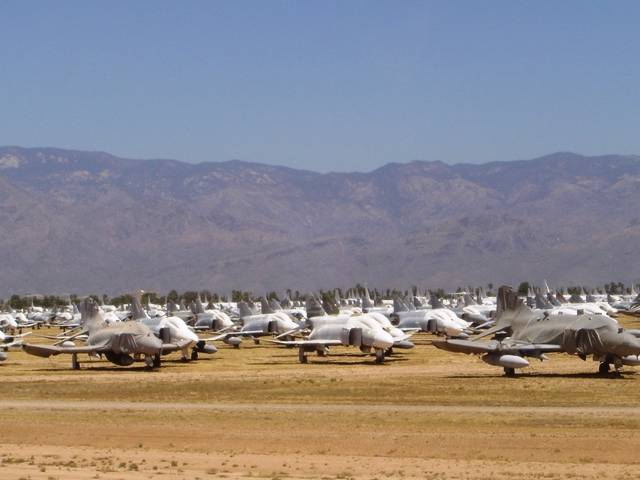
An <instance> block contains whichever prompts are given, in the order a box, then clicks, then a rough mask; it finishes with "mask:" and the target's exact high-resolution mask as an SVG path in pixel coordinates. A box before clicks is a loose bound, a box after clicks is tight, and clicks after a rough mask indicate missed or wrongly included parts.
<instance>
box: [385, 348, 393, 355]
mask: <svg viewBox="0 0 640 480" xmlns="http://www.w3.org/2000/svg"><path fill="white" fill-rule="evenodd" d="M385 355H393V347H389V348H388V349H387V353H386V354H385Z"/></svg>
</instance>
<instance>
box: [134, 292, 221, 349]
mask: <svg viewBox="0 0 640 480" xmlns="http://www.w3.org/2000/svg"><path fill="white" fill-rule="evenodd" d="M153 312H155V313H154V316H149V315H148V314H147V312H145V311H144V309H143V308H142V305H141V303H140V295H134V297H133V300H132V302H131V318H132V319H133V320H135V321H137V322H140V323H142V324H143V325H145V326H147V327H149V328H150V329H151V331H152V332H153V333H154V335H155V336H156V337H158V338H160V339H161V340H162V341H163V342H165V343H173V344H180V345H182V349H181V353H182V360H185V361H186V360H188V359H189V349H191V357H190V358H191V360H197V359H198V353H216V352H217V351H218V349H217V348H216V347H214V346H213V345H207V343H206V341H205V340H201V339H200V338H199V337H198V335H197V334H196V333H195V332H194V331H193V330H191V329H190V328H189V327H188V326H187V324H186V323H185V322H184V320H182V319H181V318H179V317H175V316H170V317H167V316H166V315H165V314H164V311H163V310H161V309H159V308H155V309H154V310H153ZM165 353H166V352H165Z"/></svg>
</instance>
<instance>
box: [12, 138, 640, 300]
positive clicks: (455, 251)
mask: <svg viewBox="0 0 640 480" xmlns="http://www.w3.org/2000/svg"><path fill="white" fill-rule="evenodd" d="M638 205H640V157H638V156H629V155H626V156H622V155H606V156H597V157H586V156H581V155H577V154H574V153H554V154H551V155H548V156H545V157H541V158H536V159H533V160H517V161H508V162H493V163H486V164H473V163H468V164H456V165H449V164H446V163H442V162H424V161H415V162H411V163H404V164H401V163H390V164H388V165H385V166H383V167H381V168H378V169H376V170H374V171H372V172H367V173H325V174H322V173H316V172H311V171H306V170H296V169H292V168H286V167H280V166H272V165H263V164H257V163H247V162H241V161H229V162H207V163H199V164H193V163H186V162H179V161H175V160H132V159H124V158H118V157H115V156H112V155H109V154H106V153H100V152H85V151H72V150H62V149H55V148H20V147H0V262H1V265H2V270H1V275H0V296H6V295H9V294H11V293H27V292H38V293H66V292H73V293H79V294H82V293H91V292H96V293H102V292H106V293H117V292H127V291H131V290H132V289H134V288H140V287H141V288H144V289H146V290H153V291H157V292H166V291H168V290H170V289H177V290H187V289H203V288H206V289H209V290H212V291H219V292H228V291H230V290H231V289H243V290H244V289H249V290H253V291H254V292H258V293H262V292H265V291H267V290H269V291H270V290H278V291H281V290H283V289H284V288H293V289H298V290H300V291H305V290H310V289H316V288H331V287H334V286H351V285H354V284H356V283H361V284H364V283H367V284H368V285H370V286H379V287H385V288H393V287H400V288H407V287H409V286H410V285H414V284H416V285H421V286H424V287H431V288H438V287H443V288H455V287H456V286H465V285H470V284H471V285H486V284H487V283H489V282H491V283H493V284H495V285H498V284H501V283H511V284H513V283H517V282H520V281H522V280H529V281H532V282H534V283H536V282H538V283H539V282H541V281H542V279H548V281H549V282H550V283H551V284H556V285H560V284H562V285H567V284H571V285H578V284H580V285H596V284H601V283H603V282H608V281H612V280H615V281H618V280H622V281H630V280H637V279H638V278H639V277H640V265H639V262H638V261H637V259H638V258H639V255H640V213H638Z"/></svg>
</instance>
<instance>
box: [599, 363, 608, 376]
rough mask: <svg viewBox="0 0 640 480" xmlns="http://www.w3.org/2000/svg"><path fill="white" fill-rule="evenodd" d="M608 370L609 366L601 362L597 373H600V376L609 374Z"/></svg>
mask: <svg viewBox="0 0 640 480" xmlns="http://www.w3.org/2000/svg"><path fill="white" fill-rule="evenodd" d="M610 369H611V367H610V366H609V364H608V363H607V362H602V363H600V365H599V366H598V373H600V374H602V375H605V374H607V373H609V370H610Z"/></svg>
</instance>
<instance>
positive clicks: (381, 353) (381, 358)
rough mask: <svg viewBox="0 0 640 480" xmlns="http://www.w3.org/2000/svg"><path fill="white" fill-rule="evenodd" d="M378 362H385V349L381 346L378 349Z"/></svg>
mask: <svg viewBox="0 0 640 480" xmlns="http://www.w3.org/2000/svg"><path fill="white" fill-rule="evenodd" d="M376 363H378V364H381V363H384V350H382V349H380V348H379V349H377V350H376Z"/></svg>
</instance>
